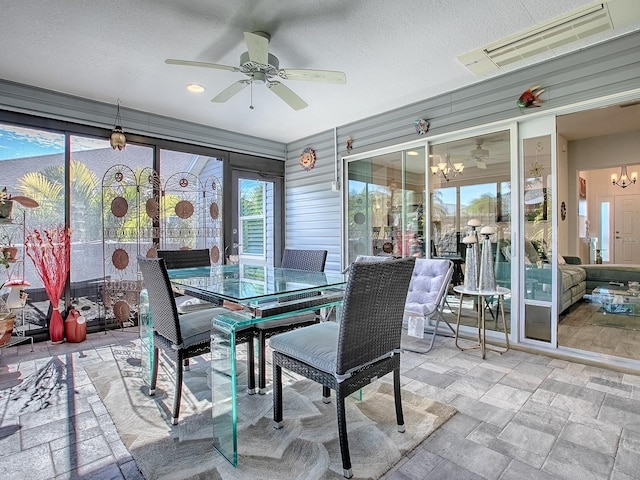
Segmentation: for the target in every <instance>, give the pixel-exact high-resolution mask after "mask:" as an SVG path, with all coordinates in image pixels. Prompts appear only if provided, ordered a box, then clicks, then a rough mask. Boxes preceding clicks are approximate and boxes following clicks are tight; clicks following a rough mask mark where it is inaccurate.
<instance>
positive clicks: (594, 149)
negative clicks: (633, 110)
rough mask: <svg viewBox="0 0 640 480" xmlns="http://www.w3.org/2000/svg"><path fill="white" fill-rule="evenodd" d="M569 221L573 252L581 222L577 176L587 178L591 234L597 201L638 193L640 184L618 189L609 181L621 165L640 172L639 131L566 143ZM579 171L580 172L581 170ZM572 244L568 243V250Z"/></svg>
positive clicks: (597, 219) (597, 213) (596, 226)
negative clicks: (578, 214)
mask: <svg viewBox="0 0 640 480" xmlns="http://www.w3.org/2000/svg"><path fill="white" fill-rule="evenodd" d="M568 150H569V151H568V153H569V178H570V179H573V182H571V181H570V182H569V198H570V199H571V202H570V203H569V205H570V207H569V210H568V211H569V213H570V214H571V215H570V216H569V217H568V218H567V220H571V222H570V223H569V227H570V228H569V232H568V238H571V239H576V243H575V244H574V245H573V248H574V250H573V253H571V254H574V255H575V254H577V253H576V252H577V251H578V248H579V244H578V242H579V236H580V225H579V223H578V216H577V215H576V213H577V211H578V204H577V199H578V177H579V176H580V175H581V176H582V177H583V178H585V179H586V181H587V218H588V219H589V222H590V236H591V237H598V236H599V235H600V228H599V227H600V211H599V207H598V205H599V202H600V200H601V199H603V198H606V197H608V198H610V199H611V200H612V204H613V198H614V197H615V196H623V195H638V194H640V183H637V184H635V185H631V186H629V187H627V188H621V187H618V186H616V185H613V184H612V183H611V174H613V173H616V174H618V175H620V167H621V166H622V165H627V168H628V171H629V174H631V172H634V171H637V172H640V131H637V130H636V131H631V132H626V133H621V134H616V135H606V136H602V137H593V138H586V139H583V140H574V141H572V142H569V146H568ZM580 172H582V173H580ZM571 246H572V245H569V248H570V249H571Z"/></svg>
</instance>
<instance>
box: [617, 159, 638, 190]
mask: <svg viewBox="0 0 640 480" xmlns="http://www.w3.org/2000/svg"><path fill="white" fill-rule="evenodd" d="M637 180H638V172H631V177H629V175H628V174H627V166H626V165H624V166H623V167H622V170H620V178H618V175H616V174H615V173H612V174H611V183H612V184H613V185H617V186H619V187H622V188H627V187H628V186H629V185H631V184H632V183H636V181H637Z"/></svg>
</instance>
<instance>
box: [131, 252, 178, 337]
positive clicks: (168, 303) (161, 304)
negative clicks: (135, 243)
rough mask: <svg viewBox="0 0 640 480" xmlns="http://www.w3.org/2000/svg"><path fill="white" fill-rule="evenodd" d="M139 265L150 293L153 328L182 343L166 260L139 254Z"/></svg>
mask: <svg viewBox="0 0 640 480" xmlns="http://www.w3.org/2000/svg"><path fill="white" fill-rule="evenodd" d="M138 266H139V267H140V271H141V272H142V278H143V280H144V286H145V288H146V289H147V293H148V294H149V307H150V309H151V318H153V329H154V330H155V331H156V332H157V333H158V334H159V335H162V336H163V337H165V338H166V339H167V340H169V341H170V342H172V343H174V344H175V345H180V344H182V333H181V332H180V321H179V320H178V310H177V309H176V304H175V302H174V301H173V292H172V290H171V282H170V281H169V275H168V274H167V268H166V266H165V263H164V260H163V259H162V258H147V257H144V256H142V255H138Z"/></svg>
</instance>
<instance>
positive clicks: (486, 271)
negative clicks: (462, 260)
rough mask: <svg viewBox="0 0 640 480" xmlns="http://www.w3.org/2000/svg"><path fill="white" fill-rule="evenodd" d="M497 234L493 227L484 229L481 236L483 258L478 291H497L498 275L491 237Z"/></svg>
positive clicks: (481, 259)
mask: <svg viewBox="0 0 640 480" xmlns="http://www.w3.org/2000/svg"><path fill="white" fill-rule="evenodd" d="M494 233H495V229H494V228H493V227H482V229H481V230H480V235H482V236H483V237H484V238H483V239H482V257H481V258H480V277H479V278H478V289H479V290H484V291H495V289H496V273H495V271H494V270H493V249H492V248H491V240H490V239H489V237H490V236H491V235H493V234H494Z"/></svg>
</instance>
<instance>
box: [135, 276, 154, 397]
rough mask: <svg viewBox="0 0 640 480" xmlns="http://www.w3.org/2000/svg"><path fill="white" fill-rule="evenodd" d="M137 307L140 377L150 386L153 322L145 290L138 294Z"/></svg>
mask: <svg viewBox="0 0 640 480" xmlns="http://www.w3.org/2000/svg"><path fill="white" fill-rule="evenodd" d="M139 305H140V308H139V313H138V325H139V329H138V332H139V335H140V366H141V375H142V379H143V380H144V382H145V383H146V384H147V385H151V372H152V371H153V369H152V367H153V365H152V363H153V322H152V320H151V310H150V308H149V295H148V293H147V290H146V289H144V290H142V291H141V292H140V304H139Z"/></svg>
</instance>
